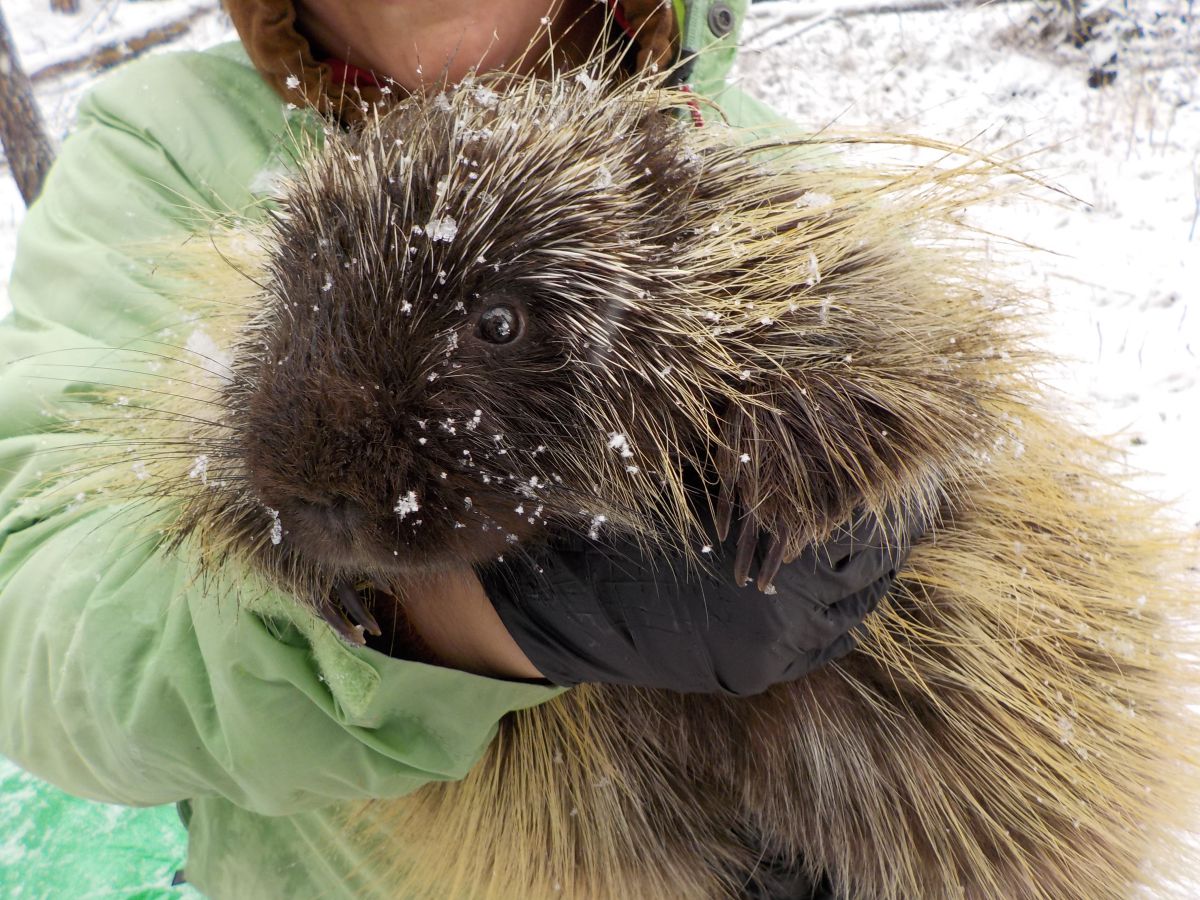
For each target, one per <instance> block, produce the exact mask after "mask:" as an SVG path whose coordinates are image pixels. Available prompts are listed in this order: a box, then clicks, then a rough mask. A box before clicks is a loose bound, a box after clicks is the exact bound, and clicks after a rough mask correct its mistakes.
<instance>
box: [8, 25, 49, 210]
mask: <svg viewBox="0 0 1200 900" xmlns="http://www.w3.org/2000/svg"><path fill="white" fill-rule="evenodd" d="M0 142H2V143H3V145H4V156H5V158H6V159H7V160H8V166H9V168H10V169H11V170H12V173H13V178H14V179H15V180H16V182H17V187H18V188H19V189H20V191H21V197H22V198H23V199H24V200H25V205H26V206H28V205H29V204H31V203H33V201H34V199H36V198H37V195H38V194H39V193H40V192H41V190H42V181H43V180H45V177H46V172H47V171H48V170H49V168H50V163H52V162H53V161H54V150H53V148H52V147H51V144H50V139H49V138H48V137H47V136H46V126H45V123H44V122H43V121H42V114H41V111H40V110H39V109H38V105H37V100H36V99H34V96H33V87H32V85H31V84H30V82H29V77H28V76H27V75H26V74H25V70H24V69H22V68H21V62H20V60H19V59H18V58H17V48H16V47H15V46H14V44H13V41H12V36H11V35H10V34H9V32H8V23H7V22H6V21H5V20H4V11H3V9H0Z"/></svg>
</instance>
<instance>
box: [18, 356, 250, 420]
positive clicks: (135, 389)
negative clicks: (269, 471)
mask: <svg viewBox="0 0 1200 900" xmlns="http://www.w3.org/2000/svg"><path fill="white" fill-rule="evenodd" d="M44 365H48V364H44ZM53 365H55V366H58V367H66V368H80V369H84V370H85V371H86V370H89V369H94V367H93V366H67V364H65V363H54V364H53ZM107 371H114V372H123V373H124V374H127V375H137V376H138V377H144V376H149V377H154V378H161V379H162V380H163V381H167V382H169V383H176V382H179V383H182V384H186V385H188V386H190V387H195V388H199V389H200V390H205V391H209V392H211V393H214V394H217V393H219V391H218V390H217V389H215V388H209V387H206V386H205V385H202V384H193V383H192V382H190V381H182V380H181V379H179V378H172V377H170V376H167V375H160V374H156V373H153V372H146V373H142V372H136V371H129V370H127V369H110V370H107ZM22 377H23V378H36V379H38V380H39V381H57V382H59V383H61V384H80V383H86V384H89V385H93V386H95V387H106V388H115V389H117V390H122V391H130V392H131V393H142V394H158V395H160V396H163V397H175V398H176V399H178V400H187V401H189V402H191V403H203V404H204V405H206V406H215V407H218V408H220V409H230V407H229V406H228V405H227V404H224V403H220V402H218V401H216V400H205V399H201V398H200V397H192V396H189V395H187V394H175V393H172V392H170V391H160V390H158V389H156V388H148V387H142V386H141V385H137V384H117V383H115V382H110V381H96V380H95V379H94V378H86V379H79V378H64V377H62V376H61V375H32V374H30V375H24V376H22Z"/></svg>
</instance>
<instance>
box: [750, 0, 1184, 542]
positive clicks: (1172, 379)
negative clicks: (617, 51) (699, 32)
mask: <svg viewBox="0 0 1200 900" xmlns="http://www.w3.org/2000/svg"><path fill="white" fill-rule="evenodd" d="M832 5H833V4H831V6H832ZM837 5H838V6H840V7H841V8H843V9H847V8H853V7H852V6H846V5H842V4H837ZM874 5H877V4H874ZM1090 5H1091V6H1092V7H1098V6H1107V7H1108V8H1110V9H1113V10H1116V11H1118V12H1119V13H1120V18H1118V19H1114V20H1113V21H1112V22H1110V23H1109V25H1107V26H1106V27H1105V28H1104V29H1102V32H1103V33H1102V34H1101V35H1100V36H1099V37H1098V38H1097V39H1096V40H1094V41H1091V42H1088V43H1086V44H1085V45H1084V46H1083V47H1075V46H1073V45H1072V44H1071V43H1070V42H1068V41H1066V40H1065V39H1064V36H1063V35H1062V33H1061V32H1053V33H1052V34H1049V35H1044V34H1043V33H1042V32H1043V31H1044V30H1046V29H1044V28H1043V27H1042V23H1044V22H1045V18H1044V17H1042V18H1041V19H1040V20H1038V21H1035V20H1034V17H1035V15H1036V13H1037V11H1038V10H1037V7H1036V6H1035V5H1034V4H1033V3H1006V4H996V5H992V6H987V7H976V8H964V9H959V10H955V11H944V12H919V13H916V12H910V13H904V14H875V15H858V16H849V17H844V18H841V19H838V18H826V19H811V18H807V17H802V16H803V14H804V13H805V12H806V11H807V10H810V9H812V8H813V4H811V3H804V4H800V3H792V2H786V0H781V2H777V3H760V4H756V5H755V7H754V11H753V14H752V17H751V20H750V22H749V23H748V26H747V29H746V33H745V36H744V39H743V46H744V47H745V50H744V51H743V53H742V56H741V59H740V62H739V66H738V70H737V72H738V75H739V77H740V79H741V80H742V82H743V83H744V86H745V87H746V88H747V89H748V90H750V91H751V92H753V93H755V94H757V95H758V96H759V97H760V98H762V99H764V100H766V101H767V102H769V103H770V104H771V105H773V106H774V107H776V108H777V109H780V110H782V111H786V112H787V113H789V114H790V115H791V116H792V117H793V118H795V119H797V120H798V121H800V122H803V123H814V124H828V123H833V127H834V129H835V130H836V128H838V127H854V128H863V127H869V128H873V129H881V130H896V131H904V132H913V133H917V134H923V135H927V136H930V137H937V138H941V139H944V140H949V141H955V142H962V143H969V145H970V146H972V147H974V148H975V149H977V150H985V151H996V152H1001V151H1003V152H1005V153H1008V154H1022V155H1023V156H1024V161H1025V164H1026V165H1028V166H1031V167H1032V168H1033V169H1034V170H1035V171H1036V172H1037V173H1038V174H1039V175H1040V176H1041V177H1043V178H1044V179H1046V180H1047V181H1050V182H1052V183H1053V184H1055V185H1057V186H1060V187H1061V188H1063V189H1064V190H1065V191H1067V192H1068V193H1069V194H1070V195H1071V196H1072V197H1075V198H1078V200H1077V201H1071V200H1069V199H1067V198H1064V197H1062V196H1053V195H1050V194H1049V193H1046V192H1041V193H1038V192H1034V194H1033V196H1030V197H1028V198H1024V199H1017V200H1011V201H1008V202H1006V203H1004V204H1002V205H1000V206H999V207H996V208H991V209H988V210H987V211H986V219H985V223H986V226H987V227H988V228H989V230H991V231H992V232H994V233H997V234H1001V235H1004V236H1005V237H1007V238H1010V239H1013V240H1017V241H1024V242H1027V243H1029V244H1031V245H1034V246H1036V247H1038V248H1041V249H1042V251H1043V252H1032V251H1024V250H1020V251H1016V252H1014V251H1012V250H1011V248H1010V249H1006V250H1004V252H1005V253H1006V254H1007V255H1008V256H1009V257H1010V258H1012V259H1014V260H1015V261H1016V263H1017V266H1018V270H1019V277H1020V278H1021V280H1022V282H1023V283H1024V286H1025V287H1027V288H1029V289H1032V290H1033V291H1034V292H1035V293H1036V294H1037V295H1038V296H1040V297H1041V298H1043V299H1044V301H1045V303H1046V304H1047V305H1048V307H1049V311H1050V312H1049V318H1048V321H1047V325H1048V332H1049V333H1048V334H1047V337H1046V340H1047V341H1048V344H1049V346H1050V347H1051V349H1052V350H1053V351H1054V353H1055V355H1056V356H1057V357H1058V358H1059V359H1060V360H1061V362H1060V365H1059V366H1058V367H1056V369H1055V371H1053V372H1052V373H1050V379H1051V380H1052V381H1053V382H1055V383H1056V384H1057V385H1059V386H1060V387H1061V388H1062V389H1063V390H1064V391H1065V392H1067V393H1069V394H1071V395H1074V396H1075V397H1077V398H1078V400H1079V401H1080V406H1081V414H1082V416H1083V421H1084V422H1085V423H1086V424H1087V426H1088V427H1090V428H1092V429H1093V430H1094V431H1095V432H1096V433H1099V434H1106V435H1115V439H1116V441H1117V442H1118V443H1119V444H1120V445H1121V446H1123V447H1127V448H1128V449H1129V461H1130V463H1131V464H1132V465H1134V466H1136V467H1138V468H1142V469H1146V470H1148V471H1150V472H1153V473H1158V477H1153V478H1147V479H1145V480H1144V481H1143V484H1144V485H1145V486H1146V487H1147V489H1149V490H1151V491H1153V492H1154V493H1155V494H1157V495H1159V496H1162V497H1164V498H1169V499H1178V501H1179V508H1180V510H1181V515H1182V516H1184V517H1185V521H1186V522H1187V523H1188V524H1189V525H1190V526H1191V527H1192V528H1193V529H1196V528H1198V527H1200V474H1198V473H1200V467H1198V466H1197V464H1196V460H1197V454H1198V453H1200V222H1198V221H1197V217H1198V216H1200V21H1197V20H1196V19H1195V18H1194V17H1193V16H1192V12H1193V10H1192V3H1191V2H1188V0H1126V3H1125V4H1124V5H1122V3H1121V0H1111V2H1108V3H1106V4H1101V3H1092V4H1090ZM1086 6H1087V5H1085V8H1086ZM1051 30H1052V31H1053V29H1051ZM1113 53H1116V54H1117V58H1116V61H1115V63H1113V64H1111V65H1109V66H1107V67H1106V68H1107V71H1109V72H1115V74H1116V78H1115V79H1114V80H1113V81H1112V82H1111V83H1109V84H1107V85H1104V86H1101V87H1098V88H1092V87H1089V85H1088V81H1089V75H1090V74H1091V72H1092V70H1093V68H1095V67H1101V66H1103V64H1104V63H1107V62H1108V60H1109V59H1110V56H1111V54H1113ZM1005 148H1007V149H1005Z"/></svg>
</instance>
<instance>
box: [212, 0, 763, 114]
mask: <svg viewBox="0 0 1200 900" xmlns="http://www.w3.org/2000/svg"><path fill="white" fill-rule="evenodd" d="M614 5H615V12H616V16H617V20H618V22H619V23H620V24H621V25H622V27H623V28H624V30H625V32H626V33H627V34H628V35H631V37H630V38H629V40H630V41H631V42H632V43H633V45H634V47H635V49H636V64H637V66H638V67H639V68H644V67H646V66H649V65H651V64H657V65H659V66H666V65H669V64H671V63H672V62H674V61H675V60H677V59H678V58H679V57H680V51H681V49H683V48H685V47H686V46H687V45H686V43H685V42H684V35H685V34H686V33H687V31H688V29H686V28H685V24H686V22H687V19H688V18H689V17H690V15H691V14H692V13H693V11H694V10H693V7H704V8H705V10H704V11H707V12H708V19H709V20H711V21H713V22H715V23H716V24H717V28H718V30H723V29H724V28H725V27H726V26H727V25H728V26H729V27H730V28H734V30H736V29H735V26H736V23H737V22H738V21H740V19H741V16H740V15H738V14H737V12H735V11H730V15H731V16H733V17H734V19H733V23H734V24H733V25H729V21H730V20H729V19H720V18H715V15H716V14H714V13H713V10H715V9H717V8H718V7H720V8H723V9H724V10H731V7H732V8H738V7H744V0H743V2H742V3H741V4H726V3H711V2H709V3H706V2H696V3H690V2H684V0H673V2H668V0H620V2H617V3H614ZM709 6H711V7H712V10H709V9H707V8H708V7H709ZM225 8H226V10H227V11H228V13H229V17H230V19H231V20H232V21H233V25H234V27H235V28H236V29H237V32H238V35H239V36H240V37H241V39H242V43H243V44H244V45H245V48H246V53H247V55H248V56H249V57H250V61H251V62H252V63H253V64H254V66H255V68H257V69H258V71H259V73H260V74H261V75H262V76H263V78H265V79H266V81H267V83H268V84H270V85H271V87H273V88H274V89H275V91H276V92H277V93H278V94H279V95H280V96H281V97H283V98H284V99H285V100H288V101H290V102H293V103H307V104H309V105H311V106H313V107H315V108H316V109H318V110H319V111H320V112H322V113H325V114H332V115H335V116H337V117H338V118H340V119H341V120H342V121H344V122H348V123H350V122H354V121H357V120H358V119H360V118H361V117H362V115H363V110H364V109H366V108H369V107H370V106H372V105H375V104H380V103H382V102H384V101H385V100H386V99H387V93H388V92H387V91H385V90H384V89H383V88H381V86H380V85H378V84H376V83H375V80H374V79H373V78H372V77H371V76H370V74H369V73H366V72H362V71H360V70H357V69H355V68H353V67H348V66H345V65H344V64H339V62H338V61H336V60H326V59H322V58H319V57H318V56H317V54H316V53H314V50H313V47H312V45H311V44H310V43H309V40H308V38H307V37H305V36H304V35H303V34H301V33H300V31H299V30H298V29H297V27H296V5H295V2H294V0H225ZM721 15H723V14H721ZM726 33H728V32H726ZM687 49H694V48H690V47H689V48H687Z"/></svg>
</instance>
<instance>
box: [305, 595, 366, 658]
mask: <svg viewBox="0 0 1200 900" xmlns="http://www.w3.org/2000/svg"><path fill="white" fill-rule="evenodd" d="M317 612H319V613H320V614H321V618H322V619H324V620H325V621H326V622H328V623H329V624H330V625H332V626H333V630H334V631H336V632H337V633H338V634H340V635H341V636H342V637H343V638H344V639H345V640H346V641H348V642H350V643H351V644H354V645H356V646H358V647H362V646H364V645H365V644H366V643H367V640H366V638H364V637H363V632H362V628H361V627H360V628H355V627H354V626H353V625H351V624H350V623H349V622H347V621H346V618H345V616H343V615H342V614H341V611H340V610H338V608H337V607H336V606H334V605H333V603H332V601H330V599H329V598H328V597H326V598H324V599H323V600H322V601H321V604H320V605H319V606H318V607H317Z"/></svg>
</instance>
